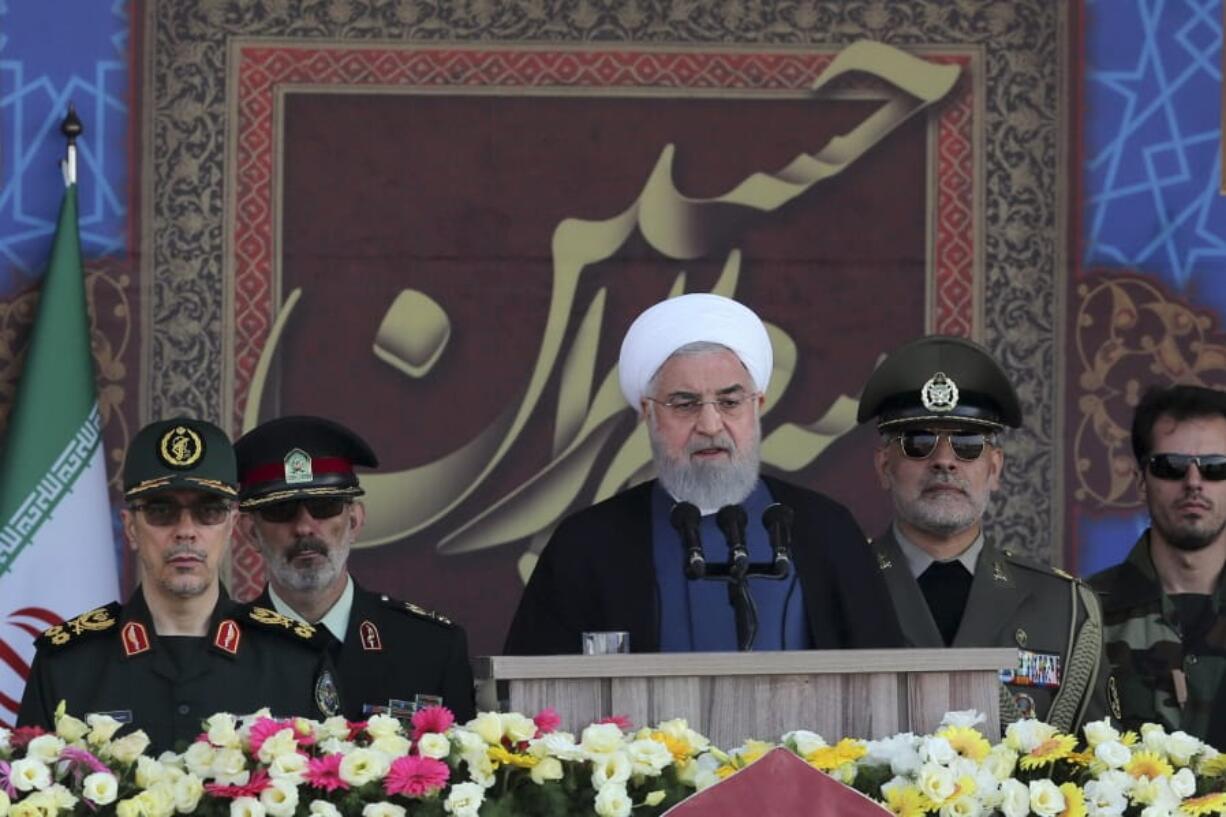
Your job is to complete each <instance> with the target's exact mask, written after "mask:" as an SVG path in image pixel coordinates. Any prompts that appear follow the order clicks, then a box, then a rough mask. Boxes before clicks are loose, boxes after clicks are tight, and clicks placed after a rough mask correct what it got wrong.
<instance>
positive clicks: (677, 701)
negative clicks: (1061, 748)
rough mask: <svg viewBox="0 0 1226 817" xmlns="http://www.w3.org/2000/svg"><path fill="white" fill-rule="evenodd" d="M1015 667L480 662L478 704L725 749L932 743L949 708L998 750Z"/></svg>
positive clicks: (932, 657)
mask: <svg viewBox="0 0 1226 817" xmlns="http://www.w3.org/2000/svg"><path fill="white" fill-rule="evenodd" d="M1016 663H1017V651H1016V650H1013V649H1009V648H990V649H924V650H846V651H808V652H800V651H798V652H752V653H656V654H641V655H637V654H636V655H551V656H496V657H490V658H479V659H477V673H476V674H477V702H478V706H479V707H480V708H481V709H496V708H498V704H499V700H498V696H497V692H496V689H497V688H498V686H499V685H501V684H505V686H504V687H502V689H504V690H505V691H504V692H503V694H504V695H507V694H508V693H509V697H508V698H507V699H506V700H505V701H504V702H503V703H504V704H505V707H506V708H507V709H509V710H510V711H514V712H522V713H524V714H526V715H529V716H531V715H534V714H535V713H536V712H538V711H540V710H541V709H544V708H545V707H553V708H554V709H555V710H557V712H558V714H559V715H560V716H561V717H562V727H563V728H564V729H567V730H570V731H575V732H577V731H578V730H580V729H582V728H583V727H584V726H586V725H587V724H589V723H592V722H594V721H598V720H600V719H601V718H605V717H608V716H610V715H626V716H627V717H629V718H630V720H631V722H633V723H634V725H635V726H636V727H639V726H647V725H651V724H655V723H659V722H660V721H663V720H667V719H669V718H685V719H686V720H687V721H689V725H690V727H691V728H692V729H696V730H698V731H699V732H701V733H702V734H704V735H706V736H707V737H708V738H710V739H711V740H712V741H713V742H714V743H715V745H717V746H720V747H722V748H731V747H734V746H737V745H739V744H740V743H741V742H742V741H744V740H745V739H746V738H760V739H763V740H776V739H778V738H779V737H780V736H781V735H782V734H783V733H784V732H787V731H789V730H792V729H811V730H813V731H815V732H817V733H818V734H820V735H822V737H824V738H826V739H827V740H830V741H834V740H837V739H838V738H841V737H858V738H881V737H887V736H889V735H893V734H897V733H898V732H915V733H916V734H924V733H929V732H932V731H934V730H935V729H936V727H937V725H938V724H939V723H940V722H941V718H942V717H943V716H944V715H945V713H946V712H948V711H950V710H955V709H977V710H979V711H980V712H982V713H984V714H985V715H986V716H987V721H986V722H985V723H983V724H981V726H980V729H982V730H983V732H984V734H985V735H986V736H987V737H988V738H989V739H990V740H997V739H999V737H1000V734H999V732H1000V681H999V677H1000V676H999V673H1000V670H1002V669H1012V668H1013V667H1015V666H1016Z"/></svg>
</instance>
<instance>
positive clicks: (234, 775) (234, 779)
mask: <svg viewBox="0 0 1226 817" xmlns="http://www.w3.org/2000/svg"><path fill="white" fill-rule="evenodd" d="M207 776H208V777H211V778H213V781H214V782H216V783H220V784H221V785H223V786H243V785H246V783H247V781H248V780H249V779H251V773H250V772H249V771H247V758H246V757H244V756H243V752H242V750H241V749H234V748H226V749H219V750H218V751H217V753H216V754H215V755H213V765H212V766H211V767H210V768H209V773H208V775H207Z"/></svg>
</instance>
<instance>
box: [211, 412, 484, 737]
mask: <svg viewBox="0 0 1226 817" xmlns="http://www.w3.org/2000/svg"><path fill="white" fill-rule="evenodd" d="M235 450H236V452H237V453H238V462H239V475H240V478H241V482H242V491H241V494H240V501H239V504H240V507H241V509H242V511H243V513H242V515H241V517H240V519H239V523H238V524H239V529H240V533H241V535H243V536H246V537H247V538H248V539H249V540H250V541H252V542H253V543H254V544H255V545H257V546H258V547H259V549H260V552H261V553H262V554H263V556H264V561H265V566H266V570H267V574H268V585H267V587H266V588H265V589H264V593H263V595H262V596H261V597H260V598H259V599H257V603H259V604H264V605H268V606H271V607H272V608H274V609H275V610H277V611H278V612H280V613H282V614H284V615H286V616H291V617H293V618H295V619H297V620H300V621H305V622H310V623H312V624H317V625H318V626H319V627H321V628H322V629H324V630H326V631H327V632H328V633H329V634H330V635H331V637H332V650H333V654H334V656H335V661H336V665H337V671H338V674H339V679H340V688H341V694H342V696H343V698H344V701H345V714H346V716H347V717H349V718H350V719H353V720H359V719H362V718H366V717H369V716H370V715H371V714H374V713H376V712H388V713H389V714H393V715H396V716H401V717H403V716H405V715H408V714H410V713H411V712H413V711H414V710H416V709H417V708H419V707H422V706H426V705H430V704H436V703H441V704H443V705H445V706H447V707H448V708H450V709H451V710H452V712H454V713H455V715H456V717H457V719H459V720H460V721H461V722H463V721H466V720H468V719H469V718H471V717H472V716H473V714H474V704H473V679H472V669H471V667H470V666H469V661H468V640H467V638H466V636H465V634H464V629H463V628H462V627H460V626H458V625H456V624H454V623H452V622H451V621H449V620H448V619H447V618H445V617H444V616H442V615H439V614H438V613H433V612H430V611H428V610H424V609H422V608H421V607H418V606H417V605H415V604H412V603H409V602H404V601H398V600H396V599H393V598H391V597H389V596H386V595H382V594H379V593H374V592H371V591H369V590H366V589H365V588H363V587H362V586H361V585H359V584H358V583H357V582H355V581H354V580H353V578H352V577H351V576H350V575H349V570H348V560H349V549H350V548H351V547H352V546H353V543H354V541H355V540H356V539H357V538H358V535H359V534H360V533H361V531H362V524H363V522H364V521H365V519H366V508H365V506H364V505H363V504H362V502H361V501H359V499H358V497H360V496H362V494H363V491H362V487H361V484H360V482H359V479H358V475H357V474H356V473H355V472H354V467H355V466H366V467H374V466H376V465H378V461H377V459H376V458H375V454H374V452H373V451H372V450H371V449H370V446H368V445H367V444H366V442H365V441H363V440H362V439H361V438H360V437H359V436H358V435H357V434H355V433H353V432H352V431H350V430H349V429H347V428H345V427H344V426H342V425H341V424H340V423H336V422H333V421H331V420H326V419H323V418H320V417H282V418H280V419H277V420H270V421H269V422H267V423H264V424H263V425H260V426H258V427H257V428H255V429H253V430H251V431H250V432H248V433H247V434H245V435H244V436H243V437H242V438H240V439H239V440H238V442H237V443H235Z"/></svg>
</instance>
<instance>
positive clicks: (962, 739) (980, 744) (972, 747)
mask: <svg viewBox="0 0 1226 817" xmlns="http://www.w3.org/2000/svg"><path fill="white" fill-rule="evenodd" d="M936 737H938V738H945V740H947V741H949V745H950V746H952V747H953V748H954V751H955V752H957V753H958V754H960V755H962V756H963V757H965V758H969V759H970V760H973V761H975V762H976V763H978V762H980V761H982V760H983V759H984V758H985V757H987V756H988V752H990V751H991V750H992V744H990V743H988V740H987V738H985V737H984V736H983V735H981V734H979V731H978V730H977V729H972V728H971V727H969V726H947V727H945V728H944V729H942V730H941V731H940V732H937V733H936Z"/></svg>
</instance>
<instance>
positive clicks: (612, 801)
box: [596, 783, 634, 817]
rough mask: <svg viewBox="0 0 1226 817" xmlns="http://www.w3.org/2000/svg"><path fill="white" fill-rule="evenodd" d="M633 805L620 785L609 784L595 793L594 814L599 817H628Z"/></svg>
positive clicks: (623, 787) (624, 788)
mask: <svg viewBox="0 0 1226 817" xmlns="http://www.w3.org/2000/svg"><path fill="white" fill-rule="evenodd" d="M633 806H634V803H633V802H631V800H630V795H629V794H627V793H626V787H625V786H624V785H622V784H621V783H610V784H608V785H607V786H602V787H601V789H600V791H598V792H596V813H597V814H599V815H600V817H630V809H631V808H633Z"/></svg>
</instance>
